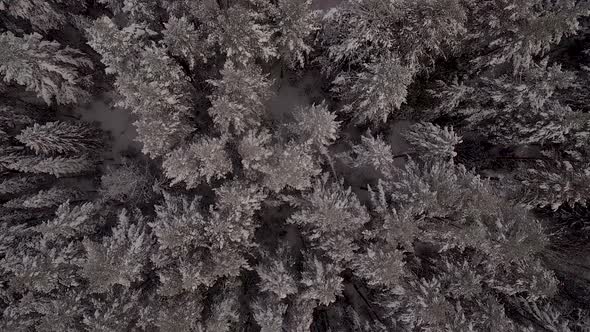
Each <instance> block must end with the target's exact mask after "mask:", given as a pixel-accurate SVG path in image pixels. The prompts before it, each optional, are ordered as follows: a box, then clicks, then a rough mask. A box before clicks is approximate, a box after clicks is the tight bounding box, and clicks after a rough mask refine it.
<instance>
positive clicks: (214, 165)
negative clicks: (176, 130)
mask: <svg viewBox="0 0 590 332" xmlns="http://www.w3.org/2000/svg"><path fill="white" fill-rule="evenodd" d="M225 145H226V140H225V139H223V138H208V137H204V138H202V139H201V140H199V141H197V142H194V143H191V144H188V145H186V146H181V147H179V148H177V149H176V150H174V151H172V152H170V153H169V154H168V155H167V156H166V159H165V160H164V162H163V164H162V166H163V167H164V172H165V174H166V177H168V178H169V179H172V183H171V184H172V185H174V184H176V183H179V182H184V183H186V187H187V188H194V187H196V186H197V185H199V184H200V183H202V182H205V181H206V182H211V181H212V180H218V179H223V178H224V177H225V176H226V175H227V174H228V173H231V171H232V164H231V160H230V159H229V155H228V153H227V152H226V150H225Z"/></svg>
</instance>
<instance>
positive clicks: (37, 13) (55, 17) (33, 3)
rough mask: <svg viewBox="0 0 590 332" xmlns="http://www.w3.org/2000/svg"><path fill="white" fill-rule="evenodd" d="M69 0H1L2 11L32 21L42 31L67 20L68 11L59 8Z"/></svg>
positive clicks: (0, 8) (82, 3)
mask: <svg viewBox="0 0 590 332" xmlns="http://www.w3.org/2000/svg"><path fill="white" fill-rule="evenodd" d="M69 2H70V1H67V0H65V1H64V0H55V1H43V0H1V1H0V11H3V12H6V13H7V14H9V15H10V16H13V17H18V18H21V19H24V20H28V21H30V23H31V24H32V25H33V26H34V27H35V28H36V29H39V30H40V31H47V30H51V29H56V28H59V27H60V26H61V25H63V24H64V23H66V21H67V12H66V11H63V10H62V9H61V8H59V5H63V4H64V3H65V4H68V3H69ZM76 3H77V4H78V6H82V7H85V6H86V4H85V3H84V2H79V1H77V2H76Z"/></svg>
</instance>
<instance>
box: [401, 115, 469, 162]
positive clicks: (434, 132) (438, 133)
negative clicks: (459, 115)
mask: <svg viewBox="0 0 590 332" xmlns="http://www.w3.org/2000/svg"><path fill="white" fill-rule="evenodd" d="M403 136H404V138H405V139H406V141H408V143H409V144H410V145H411V146H412V148H413V149H414V151H415V152H417V153H418V156H419V157H420V158H424V159H428V158H435V159H440V160H446V159H449V158H453V157H455V156H456V155H457V153H456V152H455V151H454V149H455V145H457V144H459V143H461V137H459V136H457V135H456V134H455V132H454V131H453V128H448V127H442V128H441V127H440V126H437V125H435V124H432V123H429V122H420V123H417V124H415V125H413V126H411V127H410V128H409V129H408V131H406V132H404V133H403Z"/></svg>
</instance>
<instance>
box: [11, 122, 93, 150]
mask: <svg viewBox="0 0 590 332" xmlns="http://www.w3.org/2000/svg"><path fill="white" fill-rule="evenodd" d="M16 139H17V140H18V141H19V142H21V143H23V144H24V145H26V146H27V147H28V148H30V149H32V150H33V151H35V153H37V154H40V153H42V154H51V153H84V152H87V151H89V150H92V149H96V148H97V147H98V145H99V137H98V131H97V130H96V129H94V128H92V127H90V126H88V125H84V124H82V123H68V122H62V121H55V122H48V123H46V124H44V125H39V124H37V123H35V124H34V125H33V126H32V127H28V128H26V129H24V130H23V131H21V133H20V134H19V135H18V136H16Z"/></svg>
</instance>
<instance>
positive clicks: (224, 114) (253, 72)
mask: <svg viewBox="0 0 590 332" xmlns="http://www.w3.org/2000/svg"><path fill="white" fill-rule="evenodd" d="M208 82H209V84H211V85H213V87H214V91H213V94H212V95H210V96H209V99H210V100H211V108H209V110H208V112H209V115H211V117H212V118H213V122H214V123H215V126H216V128H217V129H218V130H219V131H221V132H222V133H224V134H229V133H235V134H238V135H239V134H241V133H243V132H244V131H246V130H248V129H256V128H258V127H259V126H260V125H261V123H262V122H263V121H264V119H265V118H266V117H267V114H266V103H267V102H268V100H269V99H270V96H271V93H272V92H271V89H270V87H271V84H272V82H271V81H270V80H269V79H268V78H267V77H266V76H265V75H263V74H262V70H261V69H260V68H258V67H256V66H255V65H248V66H246V67H243V68H240V67H237V66H236V65H234V64H233V63H232V62H231V61H228V62H226V63H225V65H224V68H223V69H222V70H221V78H220V79H219V80H209V81H208Z"/></svg>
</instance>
